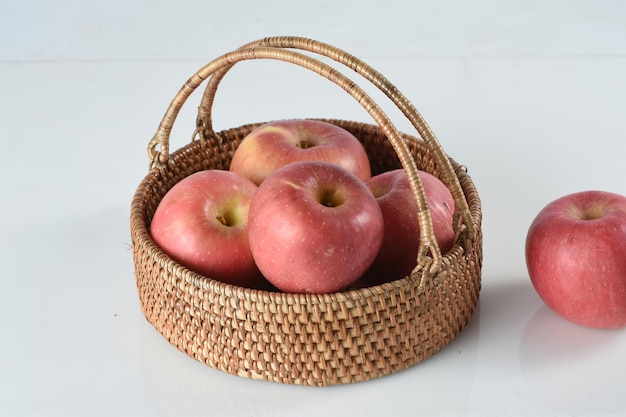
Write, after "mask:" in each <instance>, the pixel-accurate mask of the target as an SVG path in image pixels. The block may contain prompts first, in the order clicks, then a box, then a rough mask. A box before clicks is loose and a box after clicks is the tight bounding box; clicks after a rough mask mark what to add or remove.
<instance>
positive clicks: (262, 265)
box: [249, 161, 384, 294]
mask: <svg viewBox="0 0 626 417" xmlns="http://www.w3.org/2000/svg"><path fill="white" fill-rule="evenodd" d="M383 228H384V224H383V217H382V213H381V210H380V207H379V206H378V203H377V202H376V199H375V198H374V196H373V195H372V193H371V192H370V191H369V189H368V188H367V187H366V186H365V183H364V182H363V181H361V180H360V179H359V178H358V177H356V176H355V175H354V174H352V173H350V172H348V171H347V170H345V169H344V168H341V167H339V166H337V165H334V164H331V163H328V162H320V161H302V162H295V163H292V164H289V165H287V166H285V167H283V168H281V169H279V170H277V171H275V172H274V173H273V174H271V175H270V176H269V177H267V178H266V179H265V181H263V182H262V183H261V185H260V186H259V189H258V190H257V192H256V194H255V195H254V197H253V198H252V203H251V205H250V212H249V238H250V246H251V249H252V254H253V256H254V259H255V261H256V263H257V265H258V267H259V269H260V270H261V272H262V273H263V275H264V276H265V277H266V278H267V279H268V280H269V281H270V282H271V283H272V284H273V285H274V286H276V287H277V288H278V289H280V290H282V291H285V292H291V293H318V294H319V293H331V292H335V291H340V290H342V289H345V288H347V287H349V286H351V285H352V284H353V283H354V282H355V281H356V280H357V279H358V278H359V277H360V276H361V275H362V274H363V272H365V270H366V269H367V268H368V267H369V266H370V264H371V263H372V261H373V260H374V258H375V257H376V254H377V253H378V250H379V249H380V245H381V243H382V240H383V233H384V230H383Z"/></svg>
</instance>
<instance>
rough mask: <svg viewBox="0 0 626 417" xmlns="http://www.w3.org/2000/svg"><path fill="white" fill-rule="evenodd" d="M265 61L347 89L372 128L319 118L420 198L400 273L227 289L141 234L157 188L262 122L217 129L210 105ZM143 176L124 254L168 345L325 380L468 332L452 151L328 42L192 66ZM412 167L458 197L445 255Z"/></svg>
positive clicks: (225, 153) (234, 365) (298, 41)
mask: <svg viewBox="0 0 626 417" xmlns="http://www.w3.org/2000/svg"><path fill="white" fill-rule="evenodd" d="M315 54H317V55H319V56H323V57H326V58H329V59H332V60H334V61H336V62H338V63H340V64H343V65H344V66H346V67H347V68H349V69H351V70H353V71H355V72H357V73H358V74H360V75H361V76H362V77H363V78H365V79H366V80H368V81H370V82H371V83H372V84H373V85H374V86H376V87H377V88H378V89H380V90H381V91H382V92H383V93H384V94H385V95H386V96H387V97H388V98H389V99H390V100H391V101H392V102H393V103H394V104H395V105H396V106H397V107H398V109H400V110H401V112H402V113H403V114H404V116H405V117H406V118H407V119H408V120H409V121H410V122H411V124H412V125H413V126H414V127H415V129H416V131H417V133H418V134H419V137H420V139H418V138H416V137H413V136H410V135H407V134H404V133H400V132H398V131H397V129H396V128H395V127H394V125H393V124H392V123H391V122H390V120H389V118H388V117H387V115H386V114H385V113H384V112H383V111H382V110H381V109H380V107H379V106H378V105H377V104H376V103H374V102H373V100H372V99H371V98H370V96H369V95H367V94H366V93H365V92H364V91H363V90H362V89H361V88H360V87H359V86H358V85H356V84H355V83H354V82H353V81H351V80H350V79H348V78H347V77H346V76H345V75H343V74H342V73H340V72H339V71H338V70H337V69H335V68H333V67H331V66H329V65H328V64H325V63H323V62H321V61H320V60H318V59H316V58H314V56H315ZM252 59H272V60H280V61H286V62H289V63H291V64H295V65H299V66H301V67H304V68H307V69H309V70H311V71H313V72H315V73H317V74H319V75H321V76H323V77H325V78H327V79H328V80H330V81H332V82H334V83H335V84H336V85H338V86H339V87H341V88H342V89H344V90H345V91H346V92H347V93H349V94H350V95H351V96H352V97H354V98H355V99H356V100H357V101H358V102H359V103H360V104H361V105H362V106H363V108H364V109H365V110H367V112H368V113H369V114H370V115H371V116H372V118H373V119H374V121H375V122H376V124H367V123H360V122H353V121H345V120H334V119H323V120H324V121H327V122H330V123H333V124H336V125H338V126H340V127H342V128H344V129H346V130H348V131H350V132H352V133H353V134H354V135H355V136H356V137H357V138H358V139H359V140H360V141H361V142H362V143H363V145H364V146H365V149H366V150H367V152H368V155H369V157H370V162H371V166H372V174H373V175H375V174H377V173H380V172H383V171H388V170H392V169H397V168H403V169H404V170H405V172H406V173H407V176H408V178H409V182H410V184H411V187H412V189H413V191H414V194H415V196H416V199H417V205H418V224H416V225H415V226H416V227H418V226H419V228H420V238H421V242H420V248H419V250H418V253H417V254H416V260H417V266H416V268H415V269H414V270H413V271H412V273H411V274H410V276H407V277H405V278H403V279H400V280H396V281H393V282H389V283H385V284H382V285H378V286H374V287H369V288H361V289H354V290H349V291H344V292H338V293H332V294H290V293H282V292H272V291H263V290H256V289H249V288H242V287H237V286H233V285H228V284H225V283H222V282H219V281H217V280H214V279H211V278H210V277H205V276H202V275H199V274H197V273H195V272H193V271H191V270H189V269H187V268H185V267H184V266H182V265H180V264H178V263H177V262H175V261H174V260H172V259H171V258H170V257H169V256H168V255H166V254H165V253H164V252H163V251H161V250H160V249H159V247H157V245H156V244H155V243H154V242H153V240H152V239H151V237H150V234H149V227H150V221H151V219H152V216H153V215H154V212H155V210H156V207H157V205H158V204H159V202H160V201H161V199H162V198H163V196H164V195H165V194H166V192H167V191H168V190H169V189H170V188H171V187H172V186H173V185H174V184H176V183H177V182H179V181H180V180H182V179H183V178H185V177H187V176H189V175H191V174H192V173H194V172H197V171H200V170H205V169H228V167H229V163H230V161H231V158H232V155H233V152H234V150H235V149H236V148H237V146H238V145H239V143H240V142H241V141H242V140H243V138H244V137H245V136H246V135H247V134H248V133H249V132H250V131H251V130H252V129H253V128H255V127H257V126H259V125H261V124H262V123H252V124H249V125H245V126H240V127H236V128H232V129H228V130H224V131H220V132H214V131H213V128H212V121H211V108H212V104H213V101H214V97H215V93H216V91H217V87H218V85H219V83H220V81H221V80H222V78H223V77H224V75H225V74H226V73H227V72H228V70H229V69H230V68H232V66H233V65H235V64H236V63H238V62H241V61H244V60H252ZM205 81H206V82H207V85H206V88H205V91H204V94H203V96H202V100H201V102H200V105H199V107H198V115H197V123H196V128H195V131H194V135H193V138H192V141H191V143H189V144H187V145H186V146H184V147H182V148H180V149H178V150H177V151H175V152H172V153H170V152H169V136H170V132H171V129H172V126H173V123H174V121H175V119H176V117H177V115H178V112H179V110H180V109H181V107H182V106H183V104H184V103H185V101H186V100H187V98H188V97H189V96H190V95H191V93H192V92H194V91H195V90H196V88H197V87H198V86H200V85H201V84H202V83H203V82H205ZM148 154H149V157H150V170H149V172H148V174H147V175H146V177H145V178H144V179H143V180H142V181H141V183H140V184H139V186H138V188H137V190H136V192H135V195H134V197H133V200H132V205H131V213H130V214H131V215H130V223H131V235H132V250H133V259H134V265H135V277H136V283H137V290H138V294H139V301H140V306H141V309H142V311H143V313H144V314H145V316H146V318H147V320H148V321H149V322H150V323H151V324H152V325H153V326H154V327H155V328H156V329H157V330H158V332H159V333H161V334H162V335H163V337H165V339H167V340H168V341H169V342H170V343H171V344H172V345H173V346H175V347H176V348H178V349H179V350H180V351H182V352H184V353H186V354H187V355H189V356H191V357H193V358H195V359H197V360H198V361H200V362H203V363H205V364H206V365H208V366H210V367H213V368H215V369H218V370H221V371H224V372H227V373H230V374H234V375H239V376H242V377H247V378H252V379H262V380H269V381H275V382H281V383H286V384H302V385H315V386H326V385H333V384H342V383H352V382H358V381H365V380H369V379H372V378H377V377H381V376H384V375H389V374H392V373H394V372H397V371H400V370H402V369H406V368H408V367H410V366H412V365H415V364H417V363H419V362H421V361H422V360H424V359H426V358H428V357H430V356H431V355H433V354H434V353H436V352H437V351H439V350H440V349H442V348H443V347H444V346H446V345H447V344H448V343H449V342H450V341H451V340H452V339H453V338H454V337H456V335H457V334H458V333H459V332H460V331H461V330H462V329H463V328H464V327H465V325H466V324H467V322H468V321H469V319H470V317H471V316H472V314H473V312H474V310H475V308H476V305H477V302H478V297H479V292H480V284H481V278H480V274H481V265H482V232H481V219H482V213H481V205H480V199H479V196H478V193H477V191H476V188H475V186H474V184H473V182H472V180H471V179H470V177H469V175H468V174H467V170H466V169H465V167H464V166H462V165H459V164H458V163H456V162H455V161H454V160H452V159H451V158H449V157H448V156H447V155H446V154H445V152H444V151H443V149H442V148H441V145H440V144H439V142H438V140H437V139H436V137H435V135H434V134H433V132H432V131H431V130H430V128H429V127H428V125H427V124H426V122H425V121H424V120H423V119H422V117H421V115H420V114H419V113H418V111H417V110H416V109H415V108H414V107H413V105H412V104H411V103H410V102H409V101H408V100H407V99H406V98H405V97H404V96H403V95H402V94H401V93H400V92H399V91H398V90H397V89H396V88H395V87H394V86H393V85H392V84H391V83H390V82H389V81H388V80H387V79H386V78H385V77H383V76H382V75H381V74H380V73H378V72H377V71H376V70H374V69H373V68H371V67H370V66H369V65H367V64H365V63H364V62H362V61H361V60H359V59H357V58H356V57H354V56H352V55H350V54H348V53H347V52H345V51H342V50H340V49H337V48H335V47H333V46H331V45H328V44H324V43H321V42H318V41H315V40H311V39H306V38H299V37H271V38H266V39H262V40H258V41H255V42H251V43H249V44H247V45H244V46H242V47H241V48H239V49H236V50H234V51H231V52H229V53H227V54H225V55H222V56H221V57H218V58H217V59H215V60H213V61H212V62H210V63H209V64H207V65H205V66H204V67H202V68H201V69H200V70H199V71H198V72H196V73H195V74H194V75H193V76H192V77H191V78H190V79H189V80H188V81H187V82H186V83H185V84H184V85H183V87H182V88H181V89H180V90H179V92H178V93H177V95H176V96H175V98H174V99H173V100H172V102H171V104H170V106H169V108H168V109H167V111H166V113H165V115H164V116H163V119H162V120H161V123H160V125H159V127H158V130H157V132H156V134H155V136H154V137H153V138H152V140H151V141H150V143H149V146H148ZM418 169H420V170H423V171H426V172H429V173H431V174H433V175H435V176H437V177H438V178H440V179H441V180H442V181H443V182H444V183H445V184H446V185H447V187H448V188H449V190H450V191H451V193H452V195H453V197H454V200H455V203H456V213H455V224H457V223H458V224H460V225H459V226H455V228H456V241H455V244H454V246H453V248H452V249H451V250H450V251H448V252H447V253H445V254H443V255H442V253H441V251H440V249H439V247H438V246H437V242H436V240H435V238H434V232H433V225H432V219H431V216H430V212H429V209H428V203H427V201H426V198H425V192H424V188H423V186H422V183H421V181H420V178H419V175H418Z"/></svg>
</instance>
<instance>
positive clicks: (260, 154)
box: [229, 119, 371, 185]
mask: <svg viewBox="0 0 626 417" xmlns="http://www.w3.org/2000/svg"><path fill="white" fill-rule="evenodd" d="M298 161H325V162H330V163H333V164H336V165H339V166H341V167H343V168H345V169H346V170H348V171H350V172H351V173H353V174H355V175H356V176H357V177H359V178H361V179H362V180H363V181H366V180H367V179H368V178H370V177H371V168H370V162H369V158H368V156H367V152H366V151H365V148H364V147H363V145H362V144H361V142H359V140H358V139H357V138H356V137H354V136H353V135H352V134H351V133H350V132H348V131H347V130H345V129H343V128H341V127H339V126H336V125H333V124H331V123H326V122H322V121H317V120H306V119H305V120H302V119H291V120H283V121H277V122H271V123H266V124H264V125H262V126H259V127H257V128H256V129H254V130H252V131H251V132H250V133H249V134H248V135H247V136H246V137H245V138H244V140H243V141H242V142H241V143H240V144H239V146H238V147H237V149H236V150H235V153H234V154H233V158H232V161H231V163H230V168H229V169H230V170H231V171H232V172H236V173H237V174H239V175H241V176H243V177H246V178H249V179H250V180H251V181H252V182H254V183H255V184H257V185H259V184H261V182H262V181H263V180H264V179H265V178H266V177H267V176H268V175H270V174H271V173H272V172H274V171H276V170H277V169H278V168H281V167H283V166H285V165H288V164H290V163H293V162H298Z"/></svg>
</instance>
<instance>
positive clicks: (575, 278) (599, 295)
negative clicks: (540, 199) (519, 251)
mask: <svg viewBox="0 0 626 417" xmlns="http://www.w3.org/2000/svg"><path fill="white" fill-rule="evenodd" d="M526 264H527V267H528V273H529V275H530V279H531V281H532V283H533V285H534V287H535V289H536V291H537V293H538V294H539V296H540V297H541V298H542V299H543V301H544V302H545V303H546V304H547V305H548V306H549V307H550V308H551V309H552V310H554V311H555V312H556V313H557V314H559V315H560V316H562V317H564V318H566V319H568V320H570V321H572V322H575V323H578V324H581V325H584V326H589V327H598V328H619V327H624V326H626V197H625V196H622V195H619V194H614V193H610V192H606V191H583V192H579V193H574V194H569V195H566V196H564V197H561V198H559V199H557V200H555V201H553V202H551V203H550V204H548V205H547V206H546V207H545V208H544V209H543V210H541V211H540V212H539V214H538V215H537V217H536V218H535V219H534V221H533V222H532V224H531V225H530V228H529V230H528V235H527V237H526Z"/></svg>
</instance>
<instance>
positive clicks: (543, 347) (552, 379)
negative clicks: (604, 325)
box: [519, 304, 626, 415]
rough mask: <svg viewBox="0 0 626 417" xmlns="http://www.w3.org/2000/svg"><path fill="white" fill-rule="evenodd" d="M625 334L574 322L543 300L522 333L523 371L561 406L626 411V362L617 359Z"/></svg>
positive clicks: (585, 411)
mask: <svg viewBox="0 0 626 417" xmlns="http://www.w3.org/2000/svg"><path fill="white" fill-rule="evenodd" d="M624 337H625V334H624V332H621V331H620V330H603V329H593V328H588V327H584V326H581V325H578V324H575V323H572V322H570V321H567V320H565V319H564V318H562V317H560V316H558V315H557V314H556V313H554V312H553V311H552V310H551V309H550V308H549V307H547V306H546V305H545V304H544V305H541V306H540V307H539V308H538V309H537V310H536V312H535V314H534V315H533V316H532V317H531V319H530V320H529V322H528V324H527V326H526V328H525V329H524V332H523V334H522V338H521V341H520V349H519V364H520V369H521V373H522V375H523V377H524V379H525V381H526V383H527V384H528V386H529V387H530V388H531V390H532V391H533V392H534V393H535V394H536V395H537V397H539V398H540V399H541V400H542V401H543V402H544V403H545V404H546V405H548V406H550V407H551V408H553V409H554V410H556V411H559V412H565V413H568V414H572V415H574V414H576V415H611V414H615V413H618V412H620V411H621V412H623V411H624V410H626V399H625V397H624V395H623V394H624V393H623V390H624V387H625V384H626V379H625V377H624V375H625V374H626V361H623V360H620V361H615V360H614V358H616V357H617V358H622V357H623V352H622V346H623V344H624V342H623V341H624ZM620 341H621V343H620ZM622 415H623V414H622Z"/></svg>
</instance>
